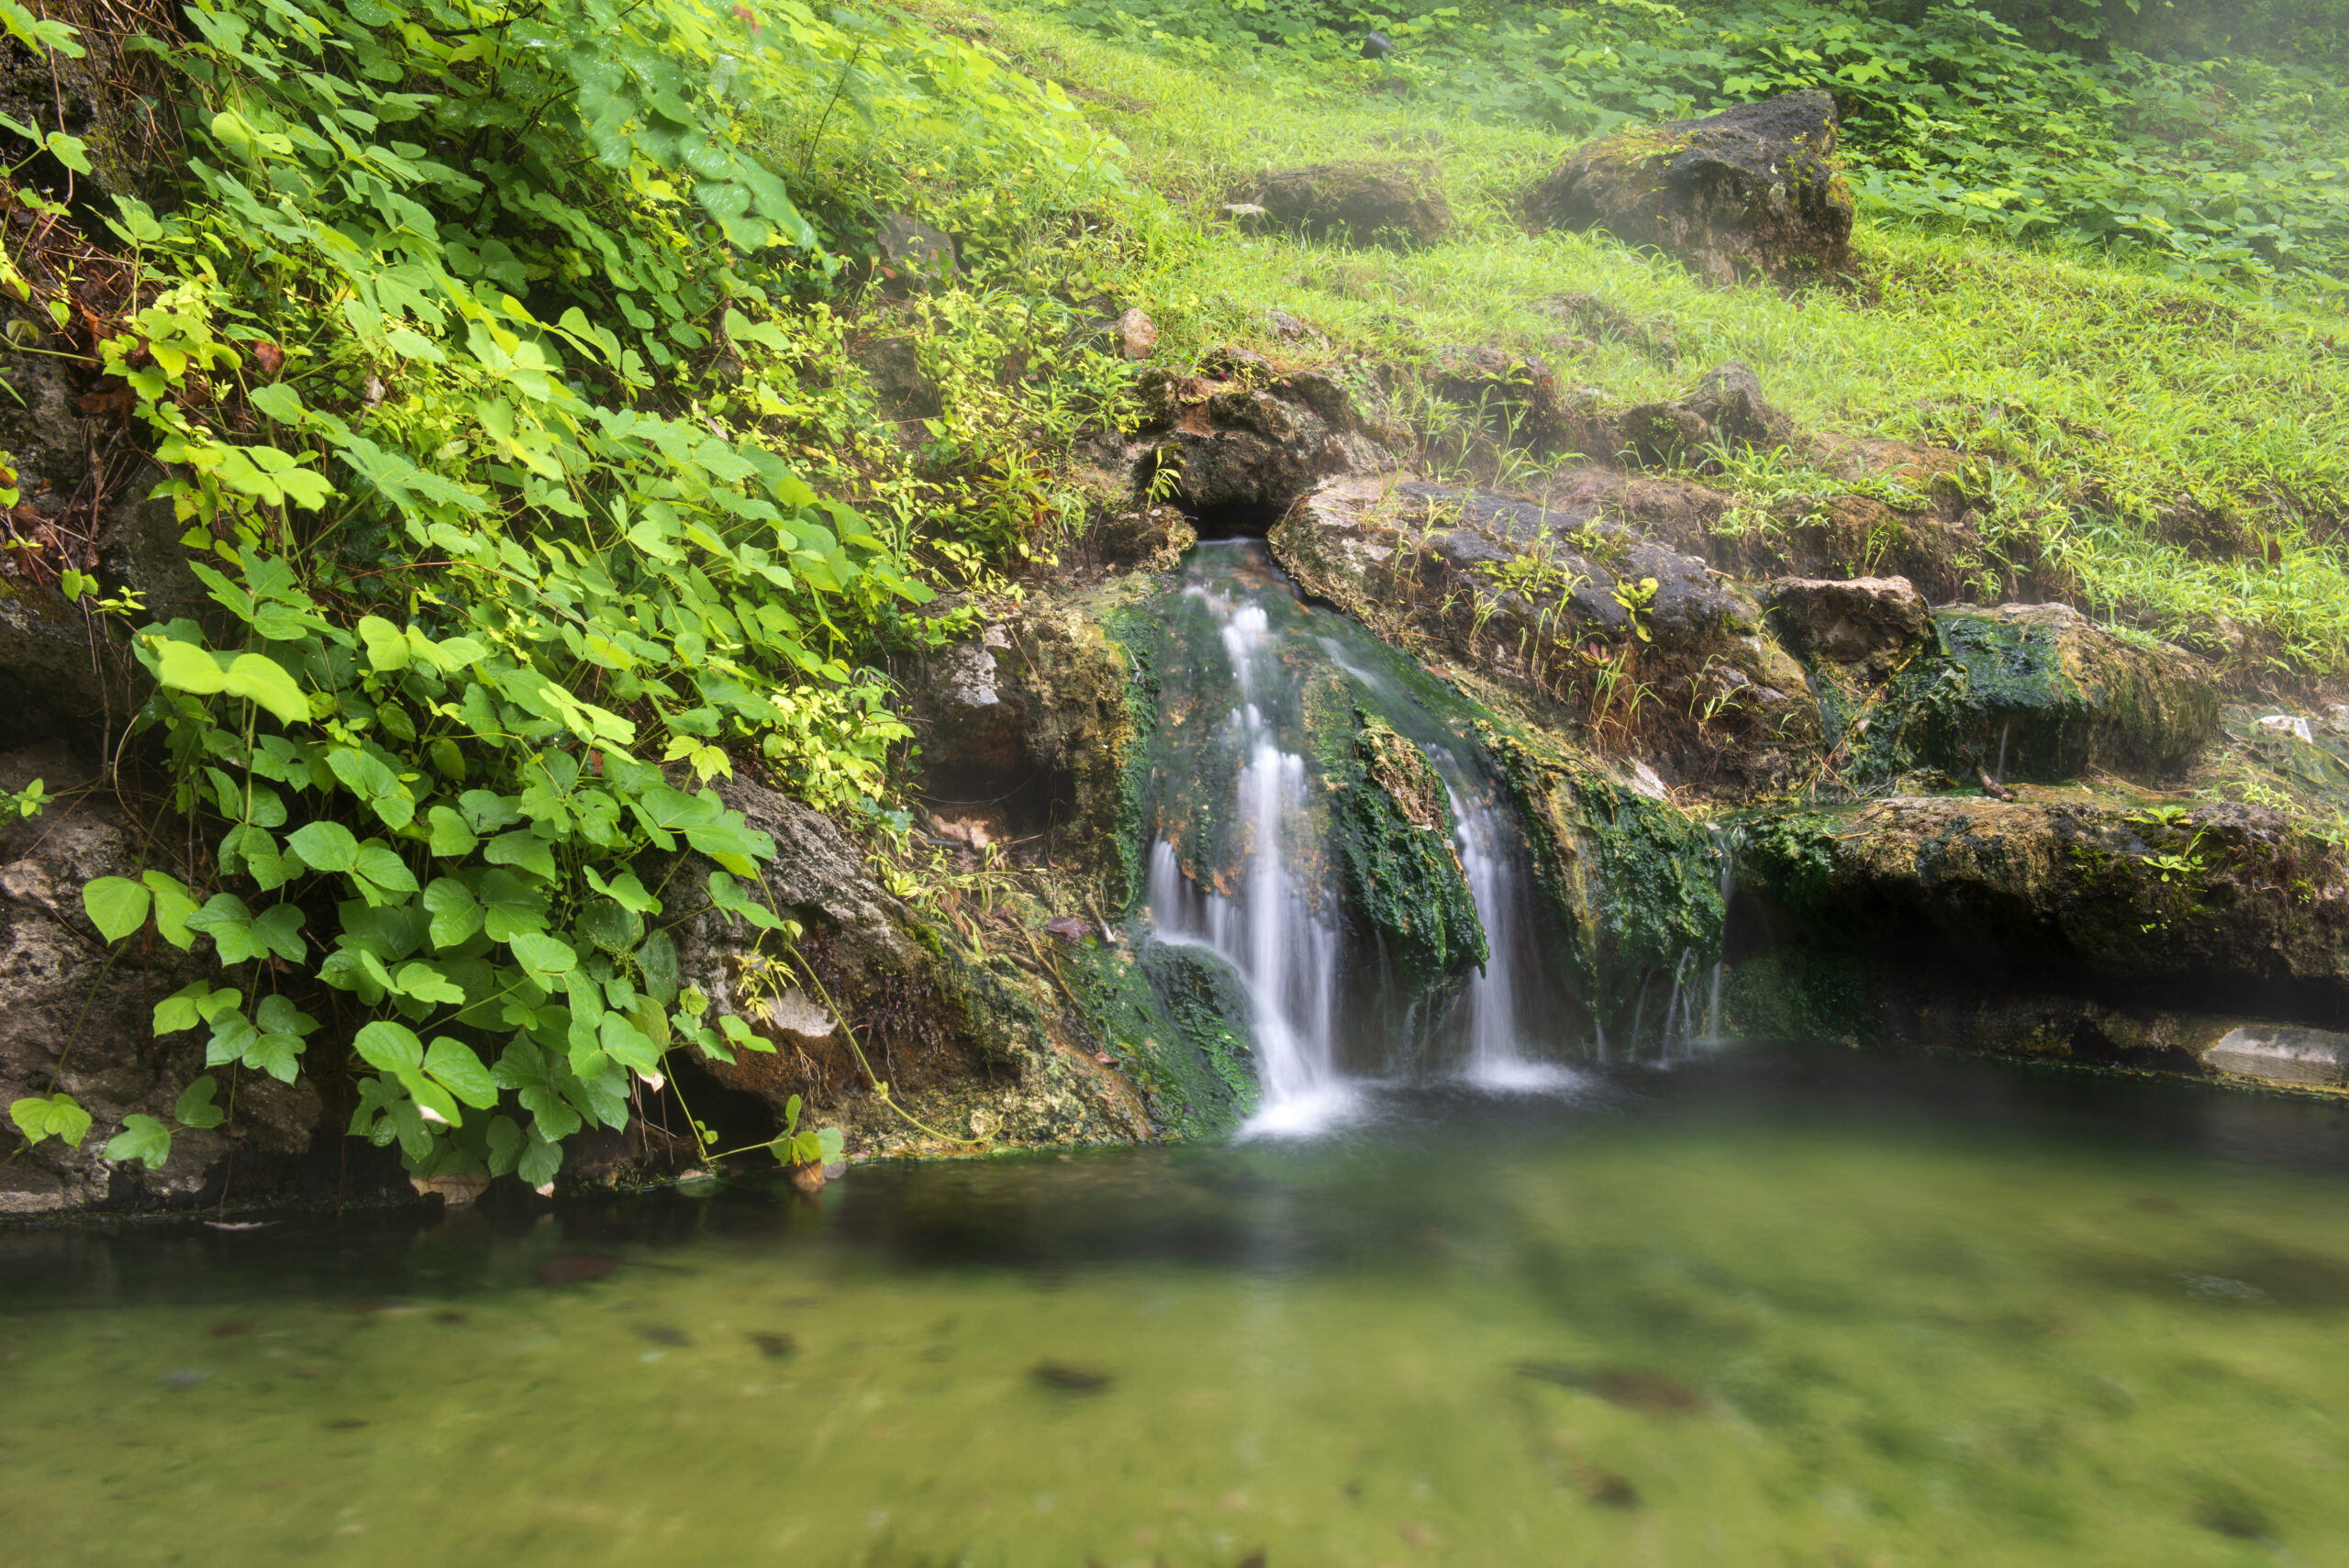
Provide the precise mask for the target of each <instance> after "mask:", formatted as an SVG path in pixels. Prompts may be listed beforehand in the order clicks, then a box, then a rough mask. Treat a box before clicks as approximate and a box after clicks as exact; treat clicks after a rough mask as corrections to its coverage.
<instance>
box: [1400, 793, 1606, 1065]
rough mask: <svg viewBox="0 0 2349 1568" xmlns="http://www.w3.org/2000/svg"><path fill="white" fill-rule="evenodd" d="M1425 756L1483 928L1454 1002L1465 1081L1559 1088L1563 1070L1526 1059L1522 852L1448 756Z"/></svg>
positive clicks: (1529, 905)
mask: <svg viewBox="0 0 2349 1568" xmlns="http://www.w3.org/2000/svg"><path fill="white" fill-rule="evenodd" d="M1428 758H1429V761H1431V762H1433V763H1434V764H1435V769H1436V772H1437V773H1440V774H1442V777H1443V782H1444V789H1445V792H1446V794H1447V795H1449V796H1450V797H1451V802H1452V815H1453V819H1454V820H1455V821H1457V822H1458V823H1459V825H1460V827H1459V831H1458V833H1457V834H1455V835H1454V837H1455V840H1456V842H1457V843H1458V846H1459V851H1460V866H1461V870H1462V872H1463V873H1465V875H1466V876H1467V879H1468V892H1469V895H1470V896H1471V897H1472V898H1474V899H1475V904H1476V917H1477V918H1478V919H1479V920H1481V921H1482V922H1483V923H1484V927H1485V945H1486V951H1487V956H1486V960H1485V964H1484V967H1483V968H1482V969H1481V970H1479V971H1478V972H1477V973H1476V974H1475V975H1474V976H1472V977H1471V978H1470V980H1469V982H1468V984H1467V986H1466V988H1465V989H1464V992H1463V993H1462V995H1461V997H1460V1003H1459V1006H1460V1009H1461V1013H1462V1015H1463V1018H1464V1024H1465V1031H1464V1032H1465V1033H1466V1036H1467V1054H1466V1061H1465V1064H1464V1065H1465V1072H1466V1075H1467V1077H1468V1080H1469V1082H1471V1083H1473V1084H1479V1085H1481V1086H1483V1087H1486V1088H1490V1089H1502V1090H1526V1089H1554V1088H1562V1087H1564V1086H1565V1085H1566V1084H1570V1083H1572V1082H1574V1081H1575V1073H1573V1071H1572V1070H1571V1069H1569V1068H1566V1067H1564V1066H1561V1065H1559V1064H1558V1063H1556V1062H1542V1061H1539V1060H1537V1059H1535V1058H1533V1057H1531V1056H1529V1055H1528V1054H1527V1046H1528V1044H1529V1043H1530V1028H1531V1023H1532V1020H1533V1018H1534V1017H1535V1016H1536V1009H1535V1008H1534V1007H1533V1006H1531V1004H1532V1003H1533V1002H1534V996H1533V995H1532V993H1534V992H1535V991H1536V990H1537V989H1538V987H1537V986H1536V985H1534V984H1532V982H1533V981H1534V979H1535V977H1536V976H1538V975H1539V974H1540V973H1541V972H1542V960H1541V954H1540V953H1539V952H1538V951H1530V950H1531V949H1532V948H1533V946H1534V944H1535V942H1536V941H1537V940H1538V939H1537V938H1536V935H1535V933H1536V931H1537V930H1538V929H1539V921H1538V918H1537V916H1536V912H1535V909H1534V903H1533V886H1532V879H1531V877H1529V876H1528V875H1526V868H1525V851H1524V847H1523V846H1522V845H1520V843H1519V842H1518V841H1517V832H1516V829H1515V828H1513V827H1511V826H1510V824H1509V821H1508V817H1506V816H1505V815H1503V813H1502V812H1501V811H1500V810H1499V809H1498V808H1497V806H1495V805H1494V803H1493V801H1492V798H1491V795H1490V792H1489V791H1488V790H1487V789H1486V788H1481V787H1479V786H1478V785H1477V784H1476V783H1475V781H1473V780H1471V779H1470V778H1469V777H1468V776H1467V773H1466V772H1465V771H1464V769H1463V768H1462V767H1461V766H1460V763H1459V762H1458V761H1457V760H1456V759H1455V758H1454V757H1453V755H1452V753H1451V752H1449V751H1445V750H1444V749H1442V748H1441V747H1431V748H1430V749H1429V751H1428Z"/></svg>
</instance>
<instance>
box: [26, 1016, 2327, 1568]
mask: <svg viewBox="0 0 2349 1568" xmlns="http://www.w3.org/2000/svg"><path fill="white" fill-rule="evenodd" d="M1372 1097H1373V1099H1374V1101H1375V1104H1376V1106H1377V1108H1376V1109H1375V1111H1374V1112H1373V1114H1372V1115H1371V1116H1370V1117H1369V1118H1366V1119H1364V1120H1363V1121H1360V1122H1358V1123H1356V1124H1354V1125H1353V1127H1352V1128H1350V1129H1348V1130H1347V1131H1346V1132H1344V1133H1343V1134H1341V1135H1338V1136H1334V1137H1332V1138H1330V1139H1327V1140H1322V1141H1319V1142H1315V1143H1309V1144H1303V1145H1298V1144H1287V1145H1262V1144H1255V1145H1241V1146H1236V1147H1230V1148H1204V1147H1200V1148H1176V1149H1151V1150H1124V1151H1092V1152H1079V1153H1075V1154H1073V1155H1070V1156H1066V1157H1058V1156H1054V1155H1051V1154H1046V1155H1041V1156H1036V1155H1021V1156H1014V1157H1006V1158H996V1159H990V1160H985V1161H974V1162H963V1163H958V1164H945V1165H928V1166H908V1167H896V1168H876V1167H866V1168H858V1169H855V1170H853V1171H852V1173H850V1175H849V1176H848V1177H847V1178H845V1179H844V1180H842V1181H841V1182H840V1183H838V1184H835V1185H834V1186H833V1187H832V1188H831V1189H829V1191H828V1192H827V1193H826V1194H825V1195H824V1197H823V1199H822V1201H821V1202H820V1204H815V1205H811V1204H808V1203H807V1202H805V1201H803V1200H800V1199H797V1198H796V1197H794V1196H792V1195H788V1194H787V1193H785V1192H782V1191H779V1190H774V1189H744V1188H741V1187H735V1188H731V1189H729V1190H727V1191H725V1192H723V1193H720V1194H718V1195H714V1196H709V1197H702V1198H689V1197H682V1196H676V1195H660V1196H652V1197H641V1198H628V1199H614V1200H609V1201H605V1202H582V1203H575V1204H574V1203H566V1204H561V1205H555V1206H547V1205H542V1204H541V1205H534V1206H527V1207H526V1206H524V1205H523V1204H520V1203H517V1204H516V1205H515V1206H513V1207H507V1208H500V1207H495V1206H491V1207H487V1208H485V1209H484V1210H482V1211H479V1212H460V1213H457V1214H453V1215H451V1216H449V1217H448V1218H445V1219H443V1218H440V1216H439V1215H438V1214H437V1213H436V1214H433V1215H430V1216H428V1217H426V1218H417V1217H416V1216H415V1215H414V1214H412V1213H386V1212H376V1213H367V1214H359V1213H350V1214H346V1215H344V1216H343V1217H342V1218H340V1220H337V1219H336V1218H334V1217H332V1216H287V1217H285V1218H283V1219H282V1220H281V1221H279V1222H278V1223H275V1224H273V1225H270V1226H267V1227H266V1228H263V1229H250V1230H238V1231H224V1230H219V1229H209V1228H206V1227H203V1226H201V1225H198V1224H194V1223H187V1222H179V1223H174V1224H172V1225H169V1226H156V1227H149V1226H140V1227H136V1228H131V1229H124V1230H118V1231H114V1232H110V1233H103V1232H88V1231H83V1232H40V1233H21V1232H20V1233H16V1234H12V1235H0V1411H5V1415H6V1418H5V1420H0V1543H5V1546H0V1558H5V1560H6V1562H10V1563H21V1564H51V1563H58V1564H63V1563H81V1562H90V1563H100V1562H104V1563H108V1564H123V1563H150V1562H156V1563H160V1562H186V1563H202V1564H226V1563H239V1564H277V1563H329V1564H339V1563H351V1564H362V1563H363V1564H373V1563H384V1564H392V1563H398V1564H404V1565H406V1564H416V1563H419V1562H496V1563H509V1564H521V1565H534V1564H542V1563H543V1564H564V1565H570V1564H580V1563H606V1562H611V1563H619V1562H627V1563H651V1562H680V1563H768V1562H772V1563H810V1564H824V1565H826V1568H845V1565H850V1564H875V1565H878V1564H892V1565H907V1568H911V1565H914V1564H948V1563H974V1564H988V1565H995V1564H1007V1565H1008V1564H1068V1565H1069V1568H1081V1565H1085V1564H1094V1563H1097V1564H1101V1565H1103V1568H1110V1565H1116V1564H1135V1565H1138V1568H1141V1565H1148V1568H1156V1565H1159V1564H1165V1565H1168V1568H1187V1565H1191V1564H1213V1565H1216V1568H1232V1565H1235V1564H1240V1563H1241V1562H1248V1561H1256V1562H1262V1563H1264V1564H1265V1565H1266V1568H1307V1565H1314V1564H1364V1565H1370V1564H1382V1563H1385V1564H1396V1565H1398V1568H1400V1565H1404V1564H1431V1563H1477V1564H1482V1563H1494V1564H1508V1563H1575V1564H1579V1563H1592V1564H1628V1563H1665V1564H1681V1563H1692V1564H1693V1563H1706V1564H1712V1563H1724V1564H1733V1563H1772V1564H1776V1563H1788V1564H1795V1563H1803V1564H1809V1563H1817V1564H1822V1565H1838V1564H1872V1563H1901V1564H1919V1563H1953V1564H1955V1563H1965V1564H1984V1563H2001V1564H2028V1563H2050V1564H2055V1563H2062V1564H2083V1563H2116V1564H2118V1563H2128V1564H2136V1565H2142V1564H2172V1563H2177V1564H2194V1563H2265V1562H2294V1563H2349V1126H2344V1117H2343V1112H2342V1110H2341V1109H2340V1108H2339V1107H2336V1106H2325V1105H2316V1104H2309V1103H2299V1102H2290V1101H2282V1100H2268V1099H2260V1098H2254V1097H2251V1096H2245V1095H2229V1094H2224V1093H2219V1092H2212V1091H2208V1090H2200V1091H2198V1090H2194V1089H2190V1088H2186V1087H2182V1086H2176V1085H2164V1084H2149V1083H2139V1082H2132V1081H2124V1080H2115V1079H2105V1078H2096V1077H2090V1076H2086V1075H2081V1074H2067V1073H2045V1072H2034V1071H2030V1070H2026V1069H2021V1068H2012V1067H2007V1066H2002V1065H1997V1064H1990V1063H1982V1062H1944V1061H1932V1060H1923V1059H1914V1058H1898V1057H1886V1056H1860V1055H1854V1054H1850V1053H1846V1052H1842V1051H1831V1050H1825V1049H1813V1050H1798V1049H1776V1048H1771V1049H1765V1048H1758V1047H1744V1048H1737V1049H1734V1050H1731V1051H1725V1052H1723V1053H1721V1054H1720V1055H1719V1056H1717V1057H1715V1058H1714V1059H1712V1060H1710V1061H1708V1062H1699V1063H1684V1064H1682V1065H1680V1066H1679V1067H1676V1068H1675V1069H1674V1070H1672V1071H1669V1072H1658V1071H1655V1070H1653V1069H1642V1068H1635V1067H1622V1068H1618V1069H1613V1070H1608V1071H1595V1072H1592V1073H1588V1074H1587V1075H1586V1077H1585V1079H1584V1080H1583V1082H1582V1084H1581V1085H1580V1087H1579V1088H1578V1089H1575V1090H1574V1091H1572V1092H1571V1093H1569V1094H1567V1095H1544V1096H1524V1097H1518V1098H1493V1097H1476V1096H1470V1095H1464V1094H1461V1093H1458V1092H1454V1091H1450V1090H1441V1089H1439V1090H1429V1089H1425V1088H1419V1089H1414V1090H1410V1091H1404V1090H1400V1089H1395V1090H1389V1091H1385V1092H1383V1093H1381V1092H1375V1091H1374V1093H1373V1096H1372Z"/></svg>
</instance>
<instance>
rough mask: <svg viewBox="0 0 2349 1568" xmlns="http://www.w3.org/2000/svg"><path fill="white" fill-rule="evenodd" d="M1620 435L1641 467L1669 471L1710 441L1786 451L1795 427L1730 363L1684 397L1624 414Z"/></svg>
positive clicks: (1748, 374) (1742, 368)
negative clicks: (1640, 462) (1650, 466)
mask: <svg viewBox="0 0 2349 1568" xmlns="http://www.w3.org/2000/svg"><path fill="white" fill-rule="evenodd" d="M1622 432H1623V439H1624V440H1625V441H1626V442H1628V443H1629V444H1630V446H1631V450H1633V451H1634V452H1636V453H1637V454H1638V455H1639V458H1640V460H1641V461H1642V462H1648V463H1653V464H1658V465H1661V466H1664V467H1675V466H1678V465H1681V464H1684V463H1687V462H1692V461H1694V460H1695V459H1696V457H1697V455H1698V452H1699V451H1700V450H1702V449H1703V448H1705V447H1707V446H1709V445H1710V444H1712V443H1714V442H1716V441H1720V442H1724V443H1727V444H1729V445H1731V446H1741V447H1747V448H1760V449H1763V450H1769V449H1772V448H1776V447H1783V446H1787V445H1789V444H1791V443H1792V442H1793V440H1794V439H1795V424H1794V421H1793V420H1792V419H1790V418H1788V417H1787V416H1786V415H1784V414H1781V413H1780V412H1778V410H1777V409H1776V408H1774V407H1772V406H1770V403H1769V401H1768V399H1766V398H1765V397H1764V396H1763V395H1762V383H1761V379H1760V378H1759V377H1757V376H1756V375H1755V374H1754V373H1753V372H1752V371H1751V370H1749V369H1747V368H1746V367H1745V366H1744V365H1742V364H1740V363H1739V362H1737V361H1734V360H1731V361H1729V362H1728V363H1726V364H1722V365H1718V366H1716V367H1715V368H1713V369H1712V370H1709V371H1707V372H1706V373H1705V374H1704V375H1703V376H1702V377H1701V378H1700V379H1699V380H1698V383H1697V385H1696V387H1695V389H1694V390H1693V391H1691V392H1690V393H1689V394H1688V395H1687V396H1685V397H1681V398H1677V399H1675V400H1674V401H1672V402H1669V403H1642V404H1639V405H1637V406H1633V407H1631V408H1629V409H1626V410H1625V411H1624V414H1623V417H1622Z"/></svg>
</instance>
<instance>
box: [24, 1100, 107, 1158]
mask: <svg viewBox="0 0 2349 1568" xmlns="http://www.w3.org/2000/svg"><path fill="white" fill-rule="evenodd" d="M8 1119H9V1120H11V1121H13V1122H15V1123H16V1124H17V1131H19V1132H21V1133H23V1134H24V1135H25V1141H26V1142H27V1143H39V1142H40V1141H41V1140H43V1139H47V1138H58V1139H62V1140H64V1142H65V1146H66V1147H67V1148H68V1149H78V1148H80V1147H81V1146H82V1140H83V1138H84V1137H86V1136H88V1134H89V1131H90V1113H89V1112H88V1111H85V1110H83V1108H82V1106H81V1103H80V1102H79V1101H77V1100H75V1099H74V1098H73V1096H72V1095H25V1096H24V1097H23V1098H21V1099H17V1100H11V1101H10V1102H9V1103H8Z"/></svg>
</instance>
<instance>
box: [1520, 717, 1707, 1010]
mask: <svg viewBox="0 0 2349 1568" xmlns="http://www.w3.org/2000/svg"><path fill="white" fill-rule="evenodd" d="M1483 728H1484V734H1485V739H1486V745H1487V746H1488V747H1489V748H1490V749H1491V751H1492V753H1493V756H1494V757H1495V758H1496V759H1497V761H1498V762H1499V763H1500V765H1501V772H1502V775H1503V777H1504V778H1505V779H1506V780H1507V782H1508V788H1509V793H1510V795H1511V796H1512V798H1513V799H1514V801H1515V803H1516V806H1517V808H1518V815H1519V819H1520V822H1521V823H1522V824H1523V825H1524V827H1525V829H1526V836H1527V839H1528V840H1529V841H1530V843H1531V847H1532V851H1533V866H1534V874H1535V877H1536V879H1537V880H1538V881H1539V883H1540V884H1541V887H1542V893H1543V895H1545V897H1546V898H1547V900H1548V902H1549V904H1550V906H1551V907H1552V909H1553V912H1554V913H1555V914H1556V915H1557V917H1558V918H1559V919H1560V920H1561V921H1563V922H1564V925H1565V927H1566V929H1567V930H1569V931H1570V932H1572V933H1573V936H1574V940H1573V942H1572V944H1571V946H1570V948H1569V950H1568V951H1567V953H1566V954H1565V958H1566V961H1567V962H1568V965H1569V967H1570V968H1571V969H1572V971H1573V973H1574V975H1575V982H1576V989H1577V991H1578V993H1579V994H1580V995H1581V996H1582V998H1583V1000H1584V1003H1585V1005H1586V1006H1588V1007H1589V1008H1590V1010H1591V1013H1592V1015H1593V1016H1594V1017H1595V1018H1597V1019H1598V1023H1599V1025H1600V1027H1601V1028H1603V1029H1608V1030H1609V1031H1610V1032H1615V1033H1618V1034H1620V1031H1621V1030H1622V1029H1623V1028H1624V1027H1625V1026H1626V1025H1628V1024H1630V1023H1631V1022H1632V1021H1634V1020H1636V1019H1637V1018H1640V1017H1642V1013H1643V1012H1645V1013H1647V1014H1648V1016H1651V1017H1653V1016H1654V1015H1655V1014H1656V1013H1659V1012H1660V1011H1661V1008H1660V1007H1658V1008H1655V1009H1643V1008H1642V1006H1641V1003H1642V995H1643V994H1644V993H1645V992H1646V991H1647V990H1648V989H1649V987H1650V986H1651V985H1652V984H1653V983H1654V982H1655V981H1656V980H1657V979H1658V978H1659V977H1664V978H1669V977H1670V976H1672V975H1674V974H1675V973H1693V972H1694V971H1695V970H1696V969H1698V968H1702V967H1705V966H1709V965H1710V964H1711V963H1712V962H1714V960H1715V959H1716V958H1718V957H1719V956H1720V945H1721V926H1722V922H1723V917H1724V913H1725V910H1724V906H1723V905H1722V902H1721V895H1720V884H1719V865H1720V862H1719V851H1718V848H1717V846H1716V845H1715V843H1714V841H1713V838H1712V835H1711V834H1709V832H1707V831H1706V830H1705V828H1704V827H1703V826H1702V825H1701V824H1699V823H1698V822H1697V821H1695V820H1694V819H1693V818H1691V817H1687V816H1686V815H1684V814H1683V813H1681V812H1679V811H1676V810H1675V809H1673V808H1672V807H1671V806H1666V805H1664V804H1662V803H1660V802H1657V801H1653V800H1649V799H1647V798H1646V797H1645V796H1643V795H1639V794H1637V793H1636V792H1634V791H1632V790H1630V789H1627V788H1625V787H1623V786H1622V785H1620V784H1616V783H1615V782H1614V781H1613V780H1611V779H1609V778H1608V777H1606V776H1605V775H1604V774H1602V773H1598V771H1597V770H1596V769H1593V768H1590V767H1587V766H1586V765H1583V764H1581V763H1578V762H1575V761H1574V760H1572V759H1570V758H1568V757H1566V756H1564V755H1563V754H1562V753H1560V752H1559V751H1556V750H1555V749H1553V747H1551V746H1549V745H1546V744H1544V743H1542V741H1540V740H1535V739H1532V738H1531V737H1529V736H1526V735H1521V734H1512V733H1509V732H1508V731H1505V730H1502V729H1501V728H1498V727H1497V726H1493V725H1486V726H1485V727H1483Z"/></svg>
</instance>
